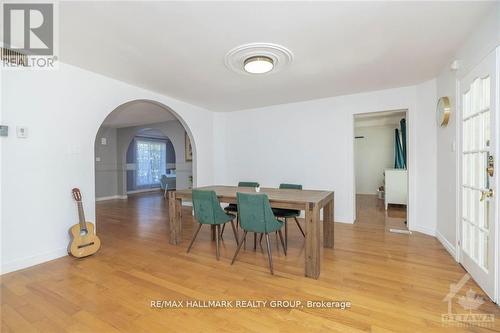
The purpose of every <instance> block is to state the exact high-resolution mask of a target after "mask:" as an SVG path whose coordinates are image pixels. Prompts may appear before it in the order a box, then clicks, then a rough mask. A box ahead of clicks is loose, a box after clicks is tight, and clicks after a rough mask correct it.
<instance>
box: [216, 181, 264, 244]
mask: <svg viewBox="0 0 500 333" xmlns="http://www.w3.org/2000/svg"><path fill="white" fill-rule="evenodd" d="M259 186H260V184H259V183H257V182H239V183H238V187H254V188H255V187H259ZM224 210H225V211H226V213H229V214H237V213H238V205H236V204H229V205H227V206H226V207H225V208H224ZM238 224H239V218H237V219H236V227H238ZM224 229H225V225H224V226H223V227H222V232H221V235H220V236H221V237H222V235H223V234H224Z"/></svg>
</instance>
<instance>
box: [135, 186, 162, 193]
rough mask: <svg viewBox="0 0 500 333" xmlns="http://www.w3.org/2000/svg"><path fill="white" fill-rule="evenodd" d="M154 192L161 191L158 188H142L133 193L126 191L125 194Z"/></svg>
mask: <svg viewBox="0 0 500 333" xmlns="http://www.w3.org/2000/svg"><path fill="white" fill-rule="evenodd" d="M155 191H158V192H160V191H163V190H162V189H161V188H159V187H155V188H144V189H141V190H133V191H127V194H135V193H145V192H155Z"/></svg>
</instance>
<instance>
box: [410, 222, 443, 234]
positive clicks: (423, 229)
mask: <svg viewBox="0 0 500 333" xmlns="http://www.w3.org/2000/svg"><path fill="white" fill-rule="evenodd" d="M408 221H409V220H408ZM408 229H409V230H411V231H418V232H421V233H423V234H426V235H429V236H434V237H436V230H434V229H430V228H426V227H422V226H420V225H412V226H411V228H408Z"/></svg>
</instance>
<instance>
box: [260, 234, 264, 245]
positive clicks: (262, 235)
mask: <svg viewBox="0 0 500 333" xmlns="http://www.w3.org/2000/svg"><path fill="white" fill-rule="evenodd" d="M262 237H264V234H260V239H259V244H261V243H262Z"/></svg>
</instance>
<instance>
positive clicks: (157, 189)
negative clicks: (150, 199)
mask: <svg viewBox="0 0 500 333" xmlns="http://www.w3.org/2000/svg"><path fill="white" fill-rule="evenodd" d="M193 155H194V154H193V149H192V146H191V139H190V135H189V134H188V132H187V131H186V129H185V127H184V126H183V124H182V123H181V122H180V120H179V119H178V118H177V117H176V115H175V114H174V113H173V112H172V111H171V110H169V109H168V108H166V107H164V106H162V105H160V104H158V103H155V102H152V101H145V100H137V101H132V102H129V103H125V104H123V105H121V106H119V107H118V108H116V109H115V110H114V111H112V112H111V113H110V114H109V115H108V116H107V117H106V119H105V120H104V121H103V123H102V125H101V127H100V128H99V131H98V133H97V135H96V138H95V161H94V163H95V191H96V201H106V200H113V199H127V198H128V197H129V196H130V195H140V194H143V193H145V192H148V193H147V194H148V195H149V196H155V195H156V196H160V197H162V196H164V197H166V195H165V194H166V191H167V190H175V189H187V188H190V187H192V186H193V181H194V174H193V162H194V161H193V160H194V158H195V156H193Z"/></svg>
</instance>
